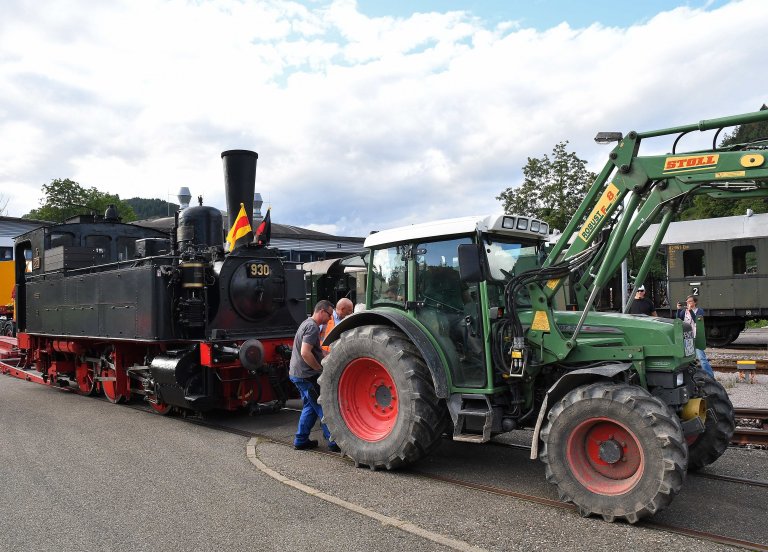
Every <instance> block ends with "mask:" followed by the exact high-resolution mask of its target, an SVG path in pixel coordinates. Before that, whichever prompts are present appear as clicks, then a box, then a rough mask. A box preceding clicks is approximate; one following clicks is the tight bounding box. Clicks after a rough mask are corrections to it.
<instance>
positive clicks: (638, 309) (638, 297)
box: [629, 286, 656, 316]
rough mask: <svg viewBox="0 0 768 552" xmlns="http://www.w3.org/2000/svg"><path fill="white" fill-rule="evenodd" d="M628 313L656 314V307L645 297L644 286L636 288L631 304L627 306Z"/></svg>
mask: <svg viewBox="0 0 768 552" xmlns="http://www.w3.org/2000/svg"><path fill="white" fill-rule="evenodd" d="M629 314H646V315H648V316H656V307H654V306H653V301H651V300H650V299H646V298H645V286H640V287H639V288H637V293H635V300H634V301H632V306H631V307H629Z"/></svg>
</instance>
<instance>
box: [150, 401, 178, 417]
mask: <svg viewBox="0 0 768 552" xmlns="http://www.w3.org/2000/svg"><path fill="white" fill-rule="evenodd" d="M149 406H150V408H151V409H152V410H154V411H155V412H157V413H158V414H160V415H161V416H167V415H168V414H170V413H171V410H173V407H172V406H171V405H170V404H165V403H164V402H159V401H158V402H153V401H149Z"/></svg>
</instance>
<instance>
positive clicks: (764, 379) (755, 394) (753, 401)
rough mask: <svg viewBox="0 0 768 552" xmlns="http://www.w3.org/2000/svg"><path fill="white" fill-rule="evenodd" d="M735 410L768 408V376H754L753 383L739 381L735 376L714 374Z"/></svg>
mask: <svg viewBox="0 0 768 552" xmlns="http://www.w3.org/2000/svg"><path fill="white" fill-rule="evenodd" d="M715 379H717V381H719V382H720V383H721V384H722V385H723V387H725V390H726V391H727V393H728V397H729V398H730V399H731V402H732V403H733V406H735V407H736V408H768V376H755V382H754V383H748V382H746V381H743V382H742V381H739V377H738V375H737V374H733V373H718V372H715Z"/></svg>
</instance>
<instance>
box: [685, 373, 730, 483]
mask: <svg viewBox="0 0 768 552" xmlns="http://www.w3.org/2000/svg"><path fill="white" fill-rule="evenodd" d="M693 381H694V382H695V384H696V387H697V389H698V394H697V396H699V397H701V398H703V399H704V400H705V401H707V419H706V420H705V422H704V433H700V434H699V435H697V436H696V437H695V438H693V439H691V440H690V441H689V442H688V470H698V469H701V468H703V467H704V466H708V465H709V464H711V463H712V462H714V461H715V460H717V459H718V458H720V456H722V454H723V453H724V452H725V449H727V448H728V445H729V444H730V442H731V437H733V432H734V431H735V429H736V422H735V420H734V413H733V405H732V404H731V400H730V399H729V398H728V393H727V392H726V391H725V389H724V388H723V386H722V385H720V382H718V381H717V380H715V379H713V378H712V377H711V376H710V375H709V374H707V373H706V372H704V371H702V370H699V371H697V372H696V374H694V376H693Z"/></svg>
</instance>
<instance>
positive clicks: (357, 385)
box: [319, 326, 448, 470]
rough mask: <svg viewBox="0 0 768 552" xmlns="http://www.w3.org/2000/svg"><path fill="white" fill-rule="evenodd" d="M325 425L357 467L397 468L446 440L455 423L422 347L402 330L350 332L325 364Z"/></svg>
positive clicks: (322, 380)
mask: <svg viewBox="0 0 768 552" xmlns="http://www.w3.org/2000/svg"><path fill="white" fill-rule="evenodd" d="M319 383H320V404H321V405H322V407H323V422H324V423H325V424H326V425H327V426H328V429H329V430H330V432H331V436H332V437H333V440H334V441H336V444H337V445H338V446H339V447H340V448H341V451H342V453H344V454H345V455H346V456H349V457H350V458H351V459H352V460H353V461H354V462H355V465H356V466H361V465H364V466H368V467H369V468H371V469H372V470H375V469H379V468H386V469H388V470H392V469H396V468H399V467H401V466H405V465H408V464H411V463H413V462H416V461H417V460H419V459H420V458H422V457H424V456H426V455H428V454H429V453H430V452H432V451H433V450H434V449H435V448H436V447H437V446H438V445H439V444H440V441H441V436H442V434H443V432H444V431H445V429H446V422H447V420H448V416H447V410H446V407H445V404H444V403H443V402H441V401H440V399H438V397H437V396H436V395H435V389H434V384H433V382H432V376H431V374H430V372H429V369H428V368H427V366H426V364H425V363H424V360H423V358H422V357H421V355H420V354H419V352H418V349H416V347H415V346H414V345H413V343H411V341H410V340H409V339H408V338H407V337H406V336H405V334H404V333H402V332H401V331H400V330H398V329H396V328H392V327H389V326H361V327H358V328H353V329H351V330H349V331H348V332H345V333H344V334H343V335H342V337H341V339H340V340H339V341H338V342H337V343H336V344H334V346H333V348H332V349H331V353H330V354H329V355H328V357H326V359H325V360H324V361H323V372H322V375H321V376H320V380H319Z"/></svg>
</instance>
